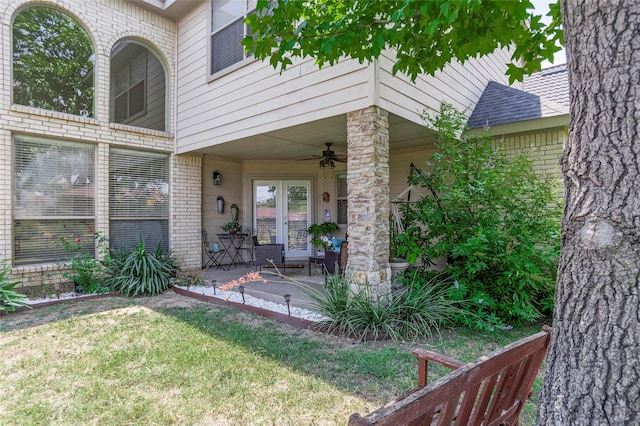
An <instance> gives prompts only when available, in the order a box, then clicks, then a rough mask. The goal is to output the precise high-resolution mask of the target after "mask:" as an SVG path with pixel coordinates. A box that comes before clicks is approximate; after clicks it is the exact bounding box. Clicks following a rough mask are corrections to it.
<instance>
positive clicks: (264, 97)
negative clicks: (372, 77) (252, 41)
mask: <svg viewBox="0 0 640 426" xmlns="http://www.w3.org/2000/svg"><path fill="white" fill-rule="evenodd" d="M208 13H209V3H208V2H203V4H202V5H201V6H200V7H198V8H197V9H196V10H194V11H193V12H192V13H191V14H190V15H188V16H187V17H185V19H183V20H182V21H181V22H180V23H179V25H178V40H179V44H178V63H179V64H180V65H179V68H178V88H177V94H178V102H177V103H178V105H179V108H178V123H179V124H178V126H179V127H178V129H177V136H178V152H186V151H189V150H194V149H198V148H201V147H205V146H209V145H212V144H214V145H215V144H218V143H223V142H227V141H232V140H235V139H239V138H242V137H246V136H251V135H256V134H260V133H263V132H266V131H271V130H276V129H282V128H286V127H289V126H293V125H296V124H301V123H306V122H309V121H313V120H318V119H321V118H325V117H331V116H335V115H338V114H345V113H347V112H349V111H352V110H355V109H358V108H362V107H366V106H368V105H370V104H371V99H370V98H369V92H368V90H367V80H368V75H369V74H370V71H369V66H368V65H367V64H362V65H361V64H358V63H357V62H354V61H342V62H340V63H339V64H337V65H336V66H334V67H327V68H324V69H322V70H318V69H317V66H316V65H315V64H314V62H313V60H305V61H301V62H300V63H297V64H295V65H292V66H290V68H289V69H288V70H287V71H285V72H284V73H282V74H280V73H279V72H278V71H275V70H274V69H273V68H272V67H271V66H270V65H269V64H268V62H259V61H255V60H251V59H247V60H246V61H245V63H244V64H243V66H241V67H240V68H238V69H236V70H234V71H233V72H230V73H227V74H226V75H222V76H221V77H219V78H216V79H214V80H212V81H207V79H208V75H207V34H208V31H207V18H206V17H207V16H208Z"/></svg>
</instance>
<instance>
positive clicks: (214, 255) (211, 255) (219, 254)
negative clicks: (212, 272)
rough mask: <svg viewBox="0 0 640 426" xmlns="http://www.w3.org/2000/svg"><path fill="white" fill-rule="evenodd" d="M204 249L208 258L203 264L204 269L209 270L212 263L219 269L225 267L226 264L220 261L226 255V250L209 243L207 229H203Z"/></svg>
mask: <svg viewBox="0 0 640 426" xmlns="http://www.w3.org/2000/svg"><path fill="white" fill-rule="evenodd" d="M202 249H203V250H204V253H205V255H206V256H207V259H208V260H207V261H206V263H205V264H204V265H203V266H202V269H207V270H209V268H210V267H211V265H214V266H215V267H217V268H219V269H224V266H222V263H220V261H221V260H222V258H223V257H224V254H225V251H224V250H221V249H220V248H218V249H217V250H216V249H215V247H214V246H212V245H211V244H209V237H208V235H207V231H205V230H204V229H203V230H202Z"/></svg>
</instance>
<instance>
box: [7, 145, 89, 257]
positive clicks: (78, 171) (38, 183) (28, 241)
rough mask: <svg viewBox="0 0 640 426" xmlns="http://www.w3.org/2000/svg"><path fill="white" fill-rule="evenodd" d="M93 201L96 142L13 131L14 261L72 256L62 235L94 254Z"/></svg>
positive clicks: (82, 250) (81, 250)
mask: <svg viewBox="0 0 640 426" xmlns="http://www.w3.org/2000/svg"><path fill="white" fill-rule="evenodd" d="M94 205H95V147H94V145H91V144H84V143H76V142H68V141H62V140H54V139H45V138H36V137H31V136H24V135H14V137H13V235H14V237H13V248H14V264H16V265H25V264H34V263H45V262H55V261H59V260H62V259H64V258H66V257H68V256H69V253H66V252H65V250H64V248H63V245H62V239H63V238H64V239H66V240H73V241H76V242H78V244H77V245H78V246H79V247H80V252H82V253H91V254H95V249H94V240H93V226H94V211H95V209H94Z"/></svg>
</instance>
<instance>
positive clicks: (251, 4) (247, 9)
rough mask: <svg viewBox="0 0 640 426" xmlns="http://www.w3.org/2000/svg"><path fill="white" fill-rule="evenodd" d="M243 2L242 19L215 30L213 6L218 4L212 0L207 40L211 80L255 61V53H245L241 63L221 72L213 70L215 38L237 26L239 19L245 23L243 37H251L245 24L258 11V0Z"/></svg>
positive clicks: (231, 65)
mask: <svg viewBox="0 0 640 426" xmlns="http://www.w3.org/2000/svg"><path fill="white" fill-rule="evenodd" d="M231 1H240V0H231ZM242 1H243V14H242V16H241V17H238V18H237V19H235V20H233V21H231V22H228V23H226V24H225V25H224V26H222V27H220V28H216V29H214V28H213V13H214V9H213V5H214V3H215V2H216V0H210V2H209V37H208V38H207V58H208V60H207V75H208V76H209V80H213V79H216V78H218V77H222V76H223V75H225V74H228V73H230V72H232V71H234V70H236V69H238V68H240V67H242V66H244V65H246V64H247V63H248V62H249V60H252V59H253V53H251V52H249V53H246V52H244V51H243V54H242V56H243V57H242V59H241V60H239V61H236V62H234V63H233V64H230V65H228V66H226V67H224V68H221V69H219V70H216V71H214V70H213V60H214V59H213V56H214V55H213V52H212V50H213V42H212V40H213V38H214V36H215V35H216V34H217V33H219V32H221V31H223V30H225V29H227V28H229V27H230V26H231V25H233V24H235V23H236V22H237V21H238V19H242V21H243V23H242V26H243V35H242V37H243V38H244V37H245V36H247V35H249V34H250V32H249V26H248V25H247V24H245V23H244V20H245V19H246V18H247V17H248V16H249V15H251V14H252V13H254V12H255V9H256V4H257V0H242ZM241 41H242V39H240V40H238V43H240V42H241Z"/></svg>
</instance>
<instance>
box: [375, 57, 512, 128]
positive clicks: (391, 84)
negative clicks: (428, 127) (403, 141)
mask: <svg viewBox="0 0 640 426" xmlns="http://www.w3.org/2000/svg"><path fill="white" fill-rule="evenodd" d="M508 61H509V54H508V52H506V51H496V52H495V53H494V54H492V55H491V56H488V57H484V58H480V59H471V60H469V61H467V62H465V63H464V65H461V64H459V63H457V62H454V63H451V64H450V65H448V66H447V67H445V69H444V70H443V71H442V72H437V73H436V75H435V76H433V77H432V76H428V75H426V76H418V78H417V79H416V81H415V83H411V81H410V80H409V78H408V77H406V76H405V75H403V74H397V75H396V76H393V75H392V74H391V69H392V67H393V58H392V56H391V54H390V52H387V53H386V54H385V55H383V56H381V57H380V60H379V69H378V73H379V97H380V101H379V104H380V106H381V107H382V108H384V109H386V110H387V111H389V112H391V113H394V114H397V115H399V116H401V117H404V118H406V119H408V120H411V121H414V122H416V123H422V122H423V120H422V119H421V117H420V115H421V113H422V112H423V111H424V110H425V108H426V109H428V110H430V111H431V112H433V111H438V110H439V108H440V103H441V102H442V101H446V102H448V103H450V104H452V105H453V106H454V107H456V108H457V109H459V110H461V111H467V112H468V114H471V111H473V108H474V107H475V105H476V103H477V102H478V99H480V96H481V95H482V92H483V91H484V89H485V87H486V85H487V83H488V82H489V81H490V80H493V81H497V82H498V83H501V84H508V78H507V77H506V76H505V71H506V68H507V67H506V63H507V62H508Z"/></svg>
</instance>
